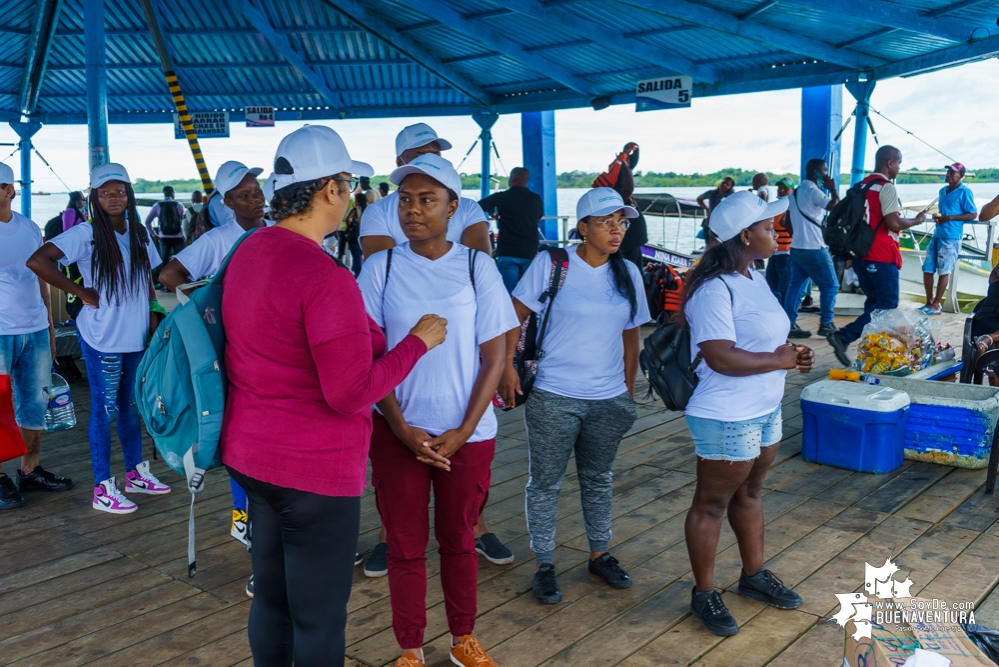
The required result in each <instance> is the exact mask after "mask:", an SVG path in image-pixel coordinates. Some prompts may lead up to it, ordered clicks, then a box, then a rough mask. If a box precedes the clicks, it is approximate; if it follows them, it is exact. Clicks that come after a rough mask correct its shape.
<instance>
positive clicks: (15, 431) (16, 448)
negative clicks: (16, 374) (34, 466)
mask: <svg viewBox="0 0 999 667" xmlns="http://www.w3.org/2000/svg"><path fill="white" fill-rule="evenodd" d="M27 453H28V446H27V445H25V444H24V438H22V437H21V429H19V428H18V427H17V421H16V420H15V419H14V393H13V391H12V386H11V383H10V376H9V375H0V463H3V462H4V461H9V460H11V459H16V458H18V457H20V456H24V455H25V454H27Z"/></svg>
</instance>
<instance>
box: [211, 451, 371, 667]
mask: <svg viewBox="0 0 999 667" xmlns="http://www.w3.org/2000/svg"><path fill="white" fill-rule="evenodd" d="M228 470H229V474H230V475H232V476H233V477H234V478H235V479H236V481H237V482H239V484H240V486H242V487H243V488H244V489H246V495H247V498H248V500H249V509H250V512H249V513H250V516H252V517H253V551H252V553H251V559H252V561H253V587H254V597H253V605H252V606H251V607H250V623H249V628H248V633H249V637H250V649H251V650H252V651H253V664H254V665H255V666H256V667H291V665H292V663H293V662H294V664H295V667H317V666H319V665H322V666H323V667H326V666H332V667H343V664H344V651H345V650H346V638H345V635H344V630H345V627H346V625H347V599H348V598H349V597H350V585H351V580H352V579H353V576H354V555H355V553H356V550H357V534H358V530H359V528H360V523H361V499H360V498H349V497H334V496H321V495H319V494H317V493H309V492H307V491H298V490H296V489H286V488H284V487H280V486H275V485H273V484H268V483H267V482H261V481H259V480H255V479H253V478H251V477H247V476H246V475H244V474H242V473H240V472H239V471H238V470H233V469H232V468H228Z"/></svg>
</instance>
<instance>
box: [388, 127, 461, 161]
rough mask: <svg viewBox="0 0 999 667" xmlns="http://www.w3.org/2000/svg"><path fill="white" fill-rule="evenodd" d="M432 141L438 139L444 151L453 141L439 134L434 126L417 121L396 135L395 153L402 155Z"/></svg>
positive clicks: (438, 143)
mask: <svg viewBox="0 0 999 667" xmlns="http://www.w3.org/2000/svg"><path fill="white" fill-rule="evenodd" d="M431 141H436V142H437V145H438V146H440V147H441V150H442V151H446V150H447V149H449V148H451V142H450V141H448V140H447V139H441V138H440V137H438V136H437V132H435V131H434V128H432V127H430V126H429V125H427V124H426V123H416V124H415V125H409V126H407V127H404V128H402V132H400V133H399V134H397V135H396V137H395V154H396V155H402V154H403V153H405V152H406V151H408V150H409V149H410V148H419V147H420V146H426V145H427V144H429V143H430V142H431Z"/></svg>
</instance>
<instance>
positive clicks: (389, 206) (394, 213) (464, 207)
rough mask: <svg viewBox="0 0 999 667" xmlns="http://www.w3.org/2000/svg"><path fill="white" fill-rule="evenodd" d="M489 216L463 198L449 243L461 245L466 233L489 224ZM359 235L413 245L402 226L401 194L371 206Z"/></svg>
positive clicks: (449, 232) (449, 235)
mask: <svg viewBox="0 0 999 667" xmlns="http://www.w3.org/2000/svg"><path fill="white" fill-rule="evenodd" d="M485 221H486V214H485V213H483V212H482V207H480V206H479V203H478V202H477V201H475V200H474V199H469V198H468V197H460V198H459V199H458V210H457V211H455V212H454V216H452V218H451V221H450V222H448V225H447V240H448V241H450V242H451V243H461V235H462V233H463V232H464V231H465V230H466V229H468V228H469V227H471V226H472V225H474V224H476V223H478V222H485ZM359 236H391V237H392V239H393V240H394V241H395V244H396V245H397V246H400V245H402V244H403V243H409V239H408V238H406V234H405V232H403V231H402V225H401V224H400V223H399V191H398V190H395V191H394V192H391V193H389V195H388V196H387V197H382V198H381V199H379V200H378V201H376V202H375V203H374V204H369V205H368V207H367V208H366V209H364V215H363V216H361V231H360V234H359Z"/></svg>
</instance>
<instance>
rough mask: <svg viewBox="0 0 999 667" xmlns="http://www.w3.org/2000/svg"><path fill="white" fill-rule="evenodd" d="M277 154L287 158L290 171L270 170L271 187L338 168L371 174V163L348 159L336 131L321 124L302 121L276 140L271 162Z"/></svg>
mask: <svg viewBox="0 0 999 667" xmlns="http://www.w3.org/2000/svg"><path fill="white" fill-rule="evenodd" d="M280 158H284V159H285V160H287V161H288V163H289V164H290V165H291V168H292V173H290V174H278V173H274V174H272V175H271V178H272V179H273V184H274V189H275V190H280V189H281V188H284V187H287V186H289V185H291V184H293V183H301V182H303V181H314V180H316V179H318V178H325V177H326V176H334V175H336V174H339V173H341V172H346V173H348V174H357V175H359V176H374V175H375V170H374V169H372V168H371V165H369V164H367V163H364V162H358V161H356V160H353V159H351V157H350V153H348V152H347V147H346V146H345V145H344V143H343V139H341V138H340V135H339V134H337V133H336V131H335V130H333V129H332V128H329V127H326V126H325V125H304V126H302V127H300V128H299V129H297V130H295V131H294V132H292V133H291V134H289V135H288V136H286V137H285V138H284V139H282V140H281V143H280V144H278V149H277V153H275V154H274V162H275V163H277V161H278V160H279V159H280ZM268 180H270V179H268Z"/></svg>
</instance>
